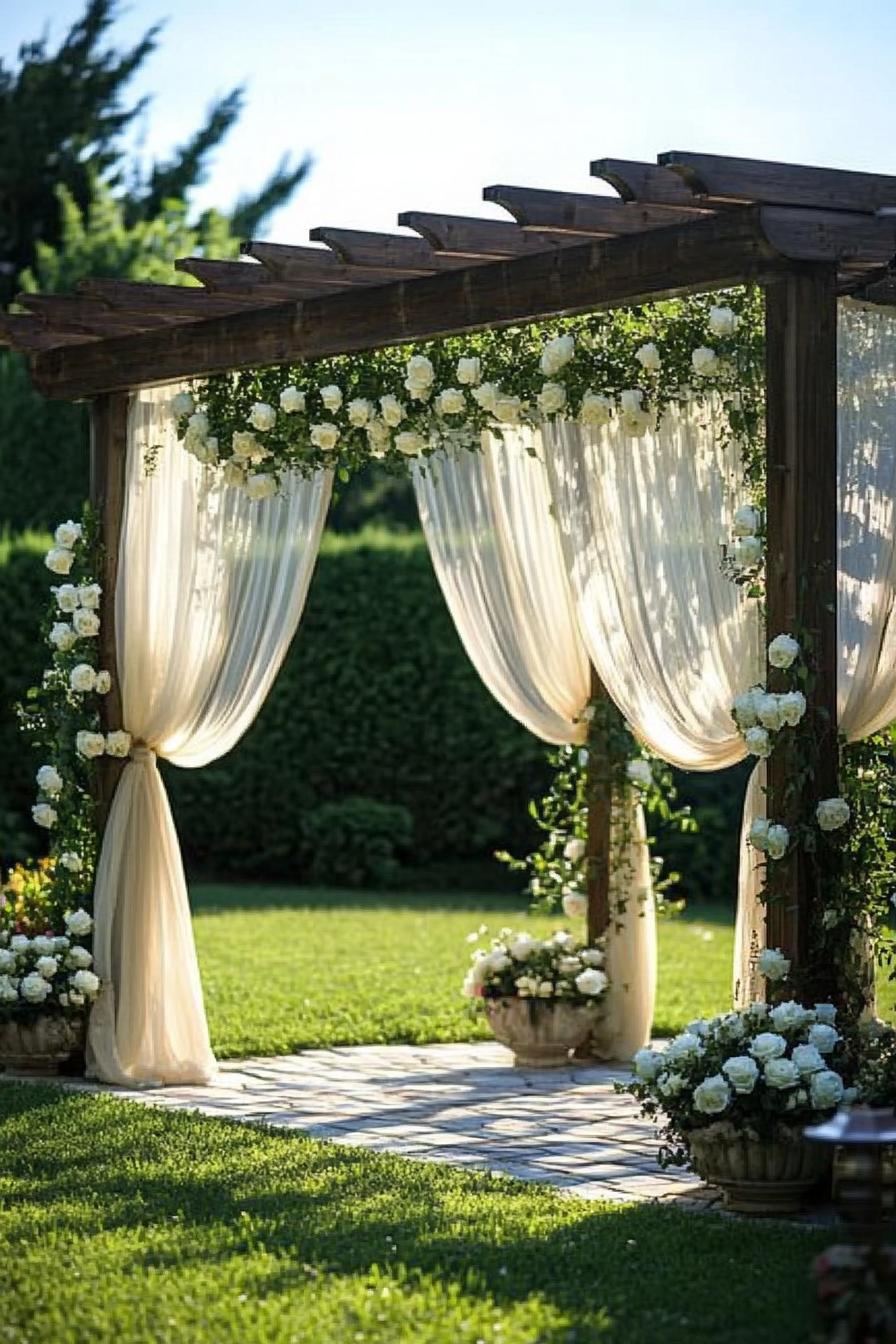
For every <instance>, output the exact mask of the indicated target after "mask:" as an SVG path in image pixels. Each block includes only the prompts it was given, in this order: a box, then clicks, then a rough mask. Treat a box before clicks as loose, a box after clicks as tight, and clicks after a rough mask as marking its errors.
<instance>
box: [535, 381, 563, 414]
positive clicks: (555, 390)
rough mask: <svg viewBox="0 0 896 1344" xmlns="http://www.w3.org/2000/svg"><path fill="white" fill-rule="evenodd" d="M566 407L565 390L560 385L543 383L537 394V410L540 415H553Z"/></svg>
mask: <svg viewBox="0 0 896 1344" xmlns="http://www.w3.org/2000/svg"><path fill="white" fill-rule="evenodd" d="M565 405H566V388H565V387H564V386H563V384H562V383H544V384H543V385H542V389H541V391H540V392H539V394H538V409H539V410H540V411H541V413H542V415H555V414H556V412H557V411H560V410H562V409H563V407H564V406H565Z"/></svg>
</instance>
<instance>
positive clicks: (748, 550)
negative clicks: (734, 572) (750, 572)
mask: <svg viewBox="0 0 896 1344" xmlns="http://www.w3.org/2000/svg"><path fill="white" fill-rule="evenodd" d="M761 559H762V538H761V537H738V538H737V540H736V541H735V543H734V563H735V564H736V565H740V566H741V567H742V568H744V569H747V568H750V567H752V566H753V565H758V564H759V562H760V560H761Z"/></svg>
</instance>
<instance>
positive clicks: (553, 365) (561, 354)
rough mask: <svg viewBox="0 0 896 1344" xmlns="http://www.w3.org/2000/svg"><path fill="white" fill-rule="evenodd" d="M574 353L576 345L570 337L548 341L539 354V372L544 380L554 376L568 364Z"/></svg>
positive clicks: (558, 337) (557, 337)
mask: <svg viewBox="0 0 896 1344" xmlns="http://www.w3.org/2000/svg"><path fill="white" fill-rule="evenodd" d="M575 352H576V343H575V340H574V339H573V337H572V336H570V335H566V336H555V337H554V338H553V340H551V341H548V343H547V345H546V346H545V347H544V349H543V350H542V352H541V371H542V373H543V374H544V376H545V377H546V378H553V377H554V375H555V374H557V373H559V372H560V370H561V369H562V368H563V367H564V366H565V365H566V364H568V363H569V361H570V360H571V359H572V357H573V356H574V354H575Z"/></svg>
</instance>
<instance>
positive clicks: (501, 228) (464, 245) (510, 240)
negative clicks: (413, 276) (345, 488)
mask: <svg viewBox="0 0 896 1344" xmlns="http://www.w3.org/2000/svg"><path fill="white" fill-rule="evenodd" d="M398 223H399V224H402V225H404V226H405V227H406V228H409V229H414V230H415V231H416V232H417V233H419V234H420V235H421V236H422V237H423V238H424V239H425V240H426V242H427V243H429V245H430V247H432V248H433V250H434V251H436V252H449V253H452V254H454V255H455V256H465V257H474V258H475V257H479V258H481V259H483V260H490V259H493V258H495V257H521V256H526V255H527V254H529V253H531V252H543V251H544V250H545V249H546V248H549V247H556V246H558V241H557V240H556V239H553V236H552V235H547V236H546V237H539V235H537V234H531V233H524V232H523V230H522V229H521V228H520V227H519V226H518V225H517V224H506V223H505V222H504V221H503V220H500V219H470V218H467V217H466V216H463V215H436V214H431V213H429V212H427V211H425V210H406V211H405V212H404V213H403V214H400V215H399V216H398ZM560 245H562V243H561V244H560Z"/></svg>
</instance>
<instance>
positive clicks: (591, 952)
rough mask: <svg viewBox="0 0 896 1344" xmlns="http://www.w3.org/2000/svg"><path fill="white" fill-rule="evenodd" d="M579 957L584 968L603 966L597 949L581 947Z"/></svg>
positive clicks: (602, 958) (602, 960)
mask: <svg viewBox="0 0 896 1344" xmlns="http://www.w3.org/2000/svg"><path fill="white" fill-rule="evenodd" d="M579 956H580V958H581V959H582V961H584V963H585V965H586V966H603V964H604V960H605V957H604V954H603V952H602V951H601V950H600V948H599V947H583V948H582V950H581V952H580V953H579Z"/></svg>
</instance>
